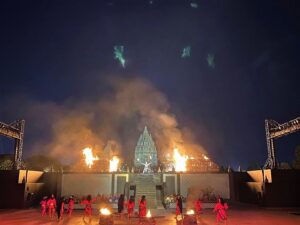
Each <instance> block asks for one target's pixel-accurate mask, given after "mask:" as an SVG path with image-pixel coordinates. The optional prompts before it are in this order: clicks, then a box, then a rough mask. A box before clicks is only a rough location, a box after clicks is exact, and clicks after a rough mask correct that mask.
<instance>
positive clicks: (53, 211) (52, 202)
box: [47, 194, 56, 219]
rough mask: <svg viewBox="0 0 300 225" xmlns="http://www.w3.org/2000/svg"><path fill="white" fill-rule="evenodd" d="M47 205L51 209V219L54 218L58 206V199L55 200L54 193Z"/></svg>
mask: <svg viewBox="0 0 300 225" xmlns="http://www.w3.org/2000/svg"><path fill="white" fill-rule="evenodd" d="M47 207H48V210H49V217H50V219H52V218H53V216H54V213H55V208H56V200H55V197H54V194H52V195H51V197H50V198H49V199H48V201H47Z"/></svg>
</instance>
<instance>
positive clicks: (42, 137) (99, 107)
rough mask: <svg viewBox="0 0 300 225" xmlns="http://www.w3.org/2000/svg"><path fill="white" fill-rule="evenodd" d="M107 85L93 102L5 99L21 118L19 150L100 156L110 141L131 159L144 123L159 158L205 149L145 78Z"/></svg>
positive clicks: (74, 157)
mask: <svg viewBox="0 0 300 225" xmlns="http://www.w3.org/2000/svg"><path fill="white" fill-rule="evenodd" d="M109 84H110V87H111V91H109V92H108V93H107V94H106V95H104V96H102V97H100V98H98V99H96V100H86V99H85V100H75V99H69V100H67V101H65V102H63V103H54V102H39V101H34V100H29V99H28V98H25V97H23V99H21V100H20V98H18V99H14V100H12V99H11V98H10V101H9V104H19V107H18V109H19V111H18V112H15V114H16V116H19V117H20V118H25V119H26V129H25V146H24V152H26V151H31V152H34V153H47V154H49V155H51V156H53V157H56V158H59V159H60V160H61V161H63V162H75V161H76V160H79V158H82V152H81V150H82V149H83V148H85V147H92V148H93V150H94V151H95V153H96V154H98V155H101V153H103V150H104V148H105V146H106V144H107V143H115V144H114V146H115V149H114V151H115V154H119V155H120V156H123V157H125V158H127V159H133V155H134V148H135V145H136V142H137V140H138V137H139V135H140V133H141V132H142V131H143V129H144V127H145V126H147V127H148V129H149V131H150V132H151V134H152V136H153V138H154V140H155V143H156V147H157V150H158V154H159V156H162V155H163V154H165V153H171V151H172V149H173V148H174V147H177V148H179V149H180V150H181V151H182V152H186V153H187V154H189V153H191V152H190V151H193V152H197V153H205V150H204V149H203V148H202V146H200V145H199V144H197V143H195V141H194V139H195V138H194V137H193V135H192V132H190V131H189V130H188V129H187V128H184V127H181V128H180V126H179V124H178V122H177V119H176V116H175V115H173V114H172V112H171V108H170V104H169V103H168V100H167V98H166V96H165V95H164V94H162V93H161V92H160V91H158V90H157V89H156V88H155V87H154V86H153V85H152V84H151V83H150V82H148V81H146V80H144V79H139V78H132V79H121V78H119V79H114V80H110V81H109ZM14 101H15V102H14ZM20 102H23V104H22V103H20ZM7 104H8V103H7ZM8 109H9V107H8ZM8 109H7V113H9V110H8ZM2 113H3V112H2ZM27 138H28V142H26V139H27Z"/></svg>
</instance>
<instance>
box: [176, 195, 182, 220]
mask: <svg viewBox="0 0 300 225" xmlns="http://www.w3.org/2000/svg"><path fill="white" fill-rule="evenodd" d="M178 215H180V216H181V220H183V216H182V198H181V196H180V195H177V197H176V222H177V221H178Z"/></svg>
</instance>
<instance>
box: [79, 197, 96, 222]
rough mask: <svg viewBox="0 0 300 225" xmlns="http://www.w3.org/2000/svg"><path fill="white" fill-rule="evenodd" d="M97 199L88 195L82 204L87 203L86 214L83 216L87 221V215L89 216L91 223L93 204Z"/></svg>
mask: <svg viewBox="0 0 300 225" xmlns="http://www.w3.org/2000/svg"><path fill="white" fill-rule="evenodd" d="M95 201H96V199H92V196H91V195H88V196H87V198H86V199H85V200H83V201H82V202H81V204H82V205H85V208H84V216H83V220H84V221H85V217H86V216H87V217H88V218H89V223H91V221H92V211H93V209H92V204H93V202H95Z"/></svg>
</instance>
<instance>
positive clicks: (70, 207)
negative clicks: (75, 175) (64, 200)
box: [68, 198, 75, 216]
mask: <svg viewBox="0 0 300 225" xmlns="http://www.w3.org/2000/svg"><path fill="white" fill-rule="evenodd" d="M74 204H75V202H74V199H72V198H71V199H70V200H69V205H68V213H69V215H70V216H71V215H72V212H73V209H74Z"/></svg>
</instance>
